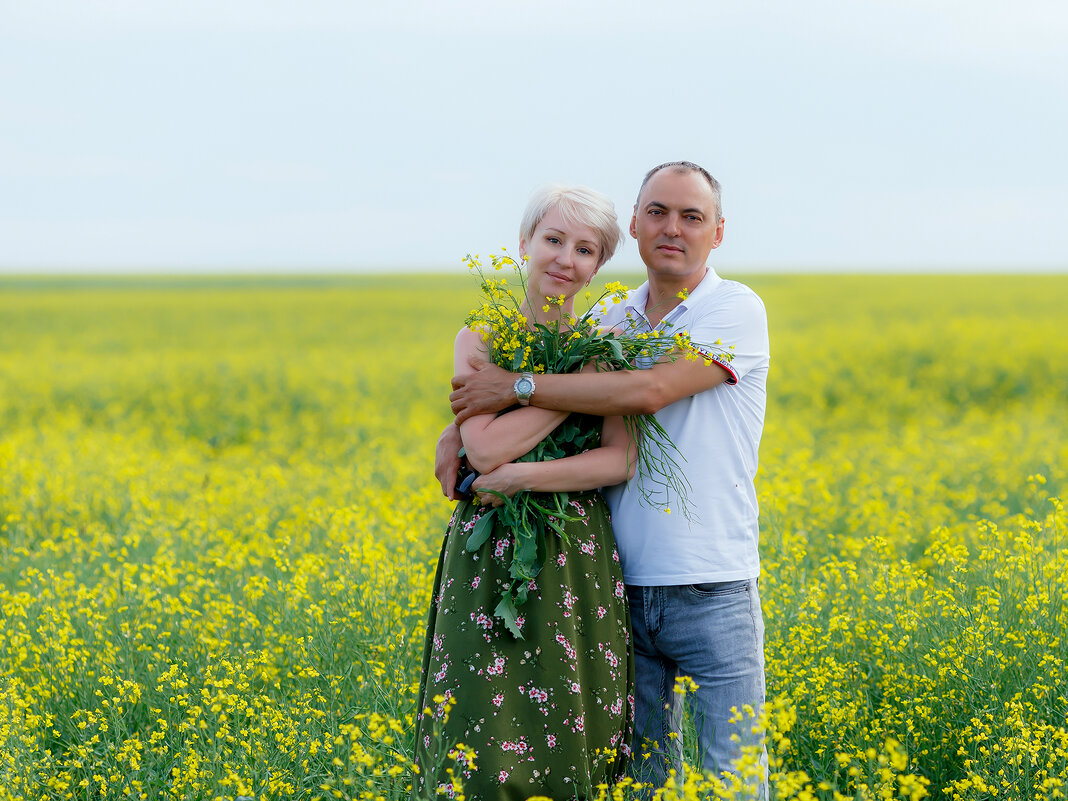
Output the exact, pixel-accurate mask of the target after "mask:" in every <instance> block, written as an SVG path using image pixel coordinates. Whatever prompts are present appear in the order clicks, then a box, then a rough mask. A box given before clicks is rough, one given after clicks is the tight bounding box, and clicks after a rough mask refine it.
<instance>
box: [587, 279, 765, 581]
mask: <svg viewBox="0 0 1068 801" xmlns="http://www.w3.org/2000/svg"><path fill="white" fill-rule="evenodd" d="M648 298H649V285H648V284H647V283H646V284H643V285H642V286H640V287H638V289H635V290H633V291H631V292H630V293H629V294H628V296H627V299H626V300H625V301H624V302H622V303H619V304H617V305H615V306H612V307H610V308H609V310H608V313H607V315H606V316H605V318H604V320H603V323H604V324H606V325H627V323H625V322H624V320H625V318H626V316H627V315H628V314H629V315H630V317H631V319H632V320H634V321H635V322H636V323H637V324H638V330H649V329H650V326H649V321H648V320H647V319H646V318H645V307H646V302H647V300H648ZM665 323H670V324H671V326H672V327H671V330H672V331H674V332H678V331H687V332H688V333H689V335H690V338H691V340H692V341H693V342H694V343H696V344H701V343H703V344H711V343H713V342H715V341H716V340H720V341H721V342H722V344H723V347H727V346H730V345H733V346H734V350H733V353H734V360H733V361H731V362H730V363H729V364H727V365H725V366H726V368H727V370H728V372H730V373H731V378H730V379H728V382H727V383H724V384H718V385H717V386H715V387H713V388H712V389H709V390H706V391H705V392H701V393H699V394H697V395H692V396H690V397H688V398H683V399H682V400H679V401H676V402H675V403H672V404H670V405H669V406H666V407H665V408H663V409H661V410H660V411H659V412H657V414H656V418H657V420H659V421H660V424H661V425H663V426H664V429H665V430H666V431H667V433H668V435H669V436H670V437H671V441H672V442H674V443H675V445H676V446H677V447H678V449H679V451H680V453H681V454H682V456H683V459H684V460H680V465H681V467H682V469H683V470H684V471H685V473H686V477H687V478H688V479H689V482H690V486H691V489H690V494H689V505H690V506H689V508H690V510H691V511H690V518H691V519H690V520H689V521H688V520H687V519H686V516H684V515H683V514H682V513H681V512H682V510H681V508H680V499H679V498H677V497H670V496H669V501H668V503H669V505H668V507H667V508H670V509H671V512H670V513H667V512H665V511H664V509H663V508H655V509H654V508H650V507H649V506H648V505H647V504H646V503H644V502H643V501H642V496H641V493H640V492H639V491H638V490H637V484H638V481H639V476H640V472H641V471H640V466H639V470H638V471H637V472H636V474H635V477H634V478H633V479H631V480H630V481H629V482H628V483H626V484H620V485H618V486H615V487H609V488H607V489H606V490H605V497H606V499H607V500H608V504H609V507H610V508H611V510H612V526H613V528H614V530H615V535H616V543H617V545H618V547H619V554H620V558H621V560H622V563H623V578H624V581H626V583H627V584H632V585H635V586H657V585H677V584H697V583H702V582H712V581H734V580H738V579H749V578H756V577H757V576H759V575H760V556H759V553H758V550H757V546H758V541H759V527H758V523H757V515H758V509H757V499H756V490H755V488H754V486H753V481H754V479H755V477H756V472H757V451H758V448H759V446H760V434H761V432H762V430H763V428H764V408H765V405H766V401H767V375H768V364H769V361H770V350H769V343H768V322H767V313H766V312H765V310H764V303H763V301H761V299H760V297H759V296H758V295H757V294H756V293H755V292H753V290H751V289H750V288H749V287H747V286H745V285H744V284H740V283H738V282H737V281H726V280H724V279H722V278H720V277H719V276H718V275H717V274H716V272H715V270H713V269H711V268H709V270H708V272H707V273H706V274H705V277H704V278H703V279H702V280H701V283H700V284H698V285H697V286H696V287H695V288H694V290H693V291H692V292H691V293H690V295H689V297H688V298H686V300H684V301H683V302H682V303H681V304H679V305H678V306H677V307H676V308H674V309H672V310H671V312H670V313H668V315H667V316H666V317H665V318H664V320H663V321H662V322H661V326H663V325H664V324H665ZM708 369H710V370H718V369H720V368H719V367H716V366H715V365H710V366H709V367H708Z"/></svg>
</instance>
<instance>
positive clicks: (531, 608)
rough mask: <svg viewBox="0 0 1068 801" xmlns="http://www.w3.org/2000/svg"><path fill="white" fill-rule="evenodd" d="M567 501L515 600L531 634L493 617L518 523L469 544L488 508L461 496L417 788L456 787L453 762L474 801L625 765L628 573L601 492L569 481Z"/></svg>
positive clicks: (428, 791) (548, 792)
mask: <svg viewBox="0 0 1068 801" xmlns="http://www.w3.org/2000/svg"><path fill="white" fill-rule="evenodd" d="M591 424H592V421H591ZM596 424H597V425H598V426H599V425H600V421H599V420H597V421H596ZM568 503H569V507H570V509H571V510H572V511H573V514H572V515H571V516H572V517H577V518H578V520H575V521H570V522H567V523H565V530H566V532H567V541H566V542H565V541H564V540H563V539H562V538H561V537H559V536H558V535H556V534H551V535H550V536H548V537H547V538H546V539H547V542H546V551H547V553H546V558H545V562H544V565H543V567H542V570H541V572H540V573H539V574H538V576H537V578H536V579H535V580H534V581H533V582H531V584H530V593H529V596H528V598H527V600H526V602H525V603H523V604H522V605H521V606H520V607H519V609H518V613H519V617H518V619H517V622H518V623H519V626H520V630H521V631H522V633H523V637H524V639H517V638H516V637H514V636H513V635H512V634H511V633H510V632H509V631H508V630H507V629H506V628H505V626H504V623H503V621H502V620H500V619H499V618H495V617H494V616H493V612H494V609H495V608H496V606H497V603H498V602H499V601H500V590H501V587H503V586H504V585H505V584H506V583H507V582H508V581H509V574H508V571H509V565H510V563H511V562H510V554H511V548H512V543H513V539H512V536H511V533H510V532H509V531H508V530H507V529H506V528H504V527H503V526H502V525H501V524H500V523H499V522H498V523H496V527H495V529H494V531H493V533H492V534H491V535H490V537H489V538H488V539H487V540H486V542H484V543H483V544H482V546H481V547H480V548H479V549H478V550H477V551H476V552H474V553H470V552H468V551H467V550H466V548H465V546H466V542H467V537H468V534H469V533H470V531H471V530H472V528H473V527H474V525H475V523H476V522H477V520H478V519H479V517H481V515H482V514H484V513H485V511H486V509H485V508H484V507H480V506H478V505H476V504H474V503H472V502H470V501H463V502H461V503H459V504H458V505H457V507H456V511H455V512H454V513H453V516H452V520H451V522H450V524H449V528H448V531H447V532H446V534H445V541H444V543H443V545H442V549H441V557H440V559H439V561H438V571H437V577H436V579H435V582H434V591H433V596H432V598H431V604H430V615H429V622H428V624H427V636H426V647H425V650H424V655H423V672H422V680H421V685H420V691H419V707H418V708H419V710H420V714H419V716H418V724H417V729H416V762H417V764H418V765H419V774H418V775H417V776H416V777H415V780H414V782H413V795H414V796H416V797H418V798H432V797H434V796H435V795H437V794H439V793H441V794H444V795H445V796H452V795H453V794H454V790H453V784H452V780H451V777H450V775H449V773H448V772H447V771H448V770H449V769H451V770H452V772H453V775H454V776H455V777H456V778H458V779H459V780H460V781H461V782H462V785H463V793H464V796H465V797H466V799H468V801H491V800H496V799H509V800H511V799H524V798H528V797H529V796H532V795H543V796H549V797H550V798H553V799H556V800H557V801H564V800H565V799H569V798H576V797H577V798H587V797H589V796H591V795H595V794H596V788H597V786H598V785H600V784H605V783H611V782H612V781H614V780H616V779H617V778H620V777H621V776H622V773H623V771H624V770H625V768H626V763H627V761H628V758H629V754H630V739H631V731H632V727H633V708H634V699H633V694H632V693H633V679H634V676H633V660H632V658H631V646H630V613H629V609H628V606H627V595H626V592H625V590H624V587H623V573H622V570H621V568H620V564H619V555H618V553H617V552H616V546H615V539H614V538H613V536H612V526H611V521H610V518H609V513H608V507H607V506H606V505H605V502H604V499H603V498H602V497H601V495H600V493H597V492H584V493H571V494H570V496H569V500H568ZM427 708H429V710H430V711H429V713H428V714H424V713H423V712H422V710H424V709H427ZM457 743H462V744H463V745H464V746H466V750H467V752H473V753H474V764H473V765H472V764H469V763H468V761H467V759H466V758H465V757H464V756H463V755H460V756H458V757H452V758H450V757H449V756H448V754H449V752H450V751H451V750H452V749H453V747H454V746H455V745H456V744H457Z"/></svg>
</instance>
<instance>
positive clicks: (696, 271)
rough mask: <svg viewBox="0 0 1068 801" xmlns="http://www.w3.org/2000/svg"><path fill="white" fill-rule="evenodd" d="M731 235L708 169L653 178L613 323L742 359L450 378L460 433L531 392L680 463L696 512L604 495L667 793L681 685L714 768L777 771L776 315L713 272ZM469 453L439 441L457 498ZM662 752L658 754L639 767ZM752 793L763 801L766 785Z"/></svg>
mask: <svg viewBox="0 0 1068 801" xmlns="http://www.w3.org/2000/svg"><path fill="white" fill-rule="evenodd" d="M723 226H724V219H723V216H722V213H721V205H720V187H719V184H718V182H717V181H716V180H715V179H714V178H713V177H712V176H711V175H709V174H708V172H707V171H705V170H704V169H703V168H701V167H699V166H698V165H696V164H693V163H691V162H671V163H668V164H662V165H660V166H658V167H654V168H653V169H652V170H651V171H650V172H649V173H648V174H647V175H646V176H645V180H644V181H643V183H642V186H641V189H640V190H639V192H638V199H637V202H636V203H635V205H634V214H633V217H632V219H631V223H630V233H631V235H632V236H633V237H634V238H635V239H636V240H637V242H638V250H639V252H640V254H641V257H642V261H644V262H645V265H646V268H647V272H648V282H647V283H646V284H644V285H643V286H641V287H639V288H638V289H637V290H634V291H632V292H631V293H630V294H629V295H628V297H627V300H626V301H625V302H624V303H621V304H619V305H617V306H615V307H613V308H612V309H611V310H610V311H609V312H608V316H607V318H606V319H605V320H604V323H605V324H606V325H619V324H620V323H622V322H623V321H624V320H625V319H626V318H627V317H628V316H629V318H630V319H631V320H632V321H636V322H637V324H638V325H639V326H640V327H645V328H648V329H652V328H656V327H658V326H667V325H670V326H671V330H672V331H676V332H677V331H683V330H685V331H687V332H688V333H689V335H690V338H691V340H692V341H693V342H694V343H698V344H699V343H706V344H708V343H713V342H716V341H720V342H722V343H723V346H724V347H730V348H731V349H732V350H731V352H732V353H733V359H731V360H730V361H727V360H717V359H718V357H717V356H716V354H714V353H709V354H707V355H708V356H709V357H710V358H709V359H697V360H687V359H675V360H673V361H671V360H665V361H663V362H660V363H658V364H656V365H653V366H652V367H651V368H649V369H644V370H625V371H618V372H614V373H582V374H568V375H538V376H536V377H533V382H534V386H533V387H531V386H530V380H529V378H530V377H529V375H528V374H524V376H523V377H519V376H516V375H515V374H512V373H508V372H505V371H504V370H501V369H499V368H497V367H494V366H492V365H489V364H486V363H479V364H478V365H475V366H476V367H477V368H478V369H477V370H476V372H475V373H474V374H472V375H470V376H467V377H466V378H463V379H454V380H453V384H454V388H455V389H454V392H453V393H452V395H451V396H450V399H451V401H452V408H453V411H454V412H455V413H456V415H457V421H463V420H465V419H466V418H467V417H469V416H471V415H473V414H482V413H489V412H495V411H499V410H501V409H504V408H507V407H509V406H512V405H514V404H515V403H516V401H517V396H518V395H519V394H520V393H522V396H523V397H522V398H521V399H522V400H523V401H525V402H529V403H530V404H532V405H535V406H540V407H543V408H546V409H555V410H565V411H571V412H586V413H590V414H601V415H628V414H645V413H655V414H656V416H657V419H658V420H659V421H660V423H661V424H662V425H663V426H664V428H665V429H666V430H667V433H668V434H669V436H670V437H671V440H672V442H673V443H674V444H675V445H676V447H677V448H678V449H679V451H680V453H681V454H682V456H683V457H684V459H685V462H684V467H685V470H686V477H687V478H688V480H689V483H690V485H691V486H692V490H691V492H690V495H689V499H688V503H689V504H690V509H689V511H690V514H689V515H683V514H679V513H678V512H679V510H676V513H675V514H671V513H670V511H669V510H668V509H664V508H650V506H649V505H648V504H646V503H643V502H642V493H641V491H640V488H639V481H640V480H641V479H640V471H639V475H638V476H636V477H635V478H634V479H632V480H631V481H630V482H628V483H627V484H625V485H621V486H619V487H613V488H609V489H608V490H607V491H606V493H605V494H606V497H607V499H608V503H609V506H610V507H611V510H612V515H613V527H614V530H615V535H616V540H617V543H618V547H619V552H620V557H621V560H622V564H623V574H624V580H625V582H626V584H627V588H628V589H627V591H628V596H629V600H630V607H631V618H632V625H633V627H634V656H635V668H636V673H637V687H636V699H635V700H636V713H635V716H636V721H635V722H636V739H635V754H636V755H637V756H636V758H637V765H636V767H637V769H638V771H639V777H640V778H643V779H646V780H648V781H652V782H655V783H657V784H662V783H663V782H664V780H665V779H666V774H667V770H668V768H669V767H675V768H676V770H678V769H679V768H680V767H681V761H682V742H681V737H680V733H681V713H682V696H681V695H680V693H678V692H675V691H674V690H675V682H676V678H678V677H679V676H690V677H691V678H692V679H693V681H694V682H695V683H696V684H697V688H696V689H695V690H692V691H691V692H690V693H689V696H688V701H689V703H690V704H691V712H692V714H693V717H694V721H695V723H696V725H697V728H698V736H699V740H700V747H701V753H702V757H703V767H704V768H705V769H710V770H714V771H723V770H732V765H731V762H732V760H736V759H738V758H739V757H740V756H741V751H742V746H743V745H752V746H753V747H754V751H755V753H756V754H758V755H759V756H760V757H761V760H762V761H765V762H766V755H765V754H764V752H763V742H762V738H761V735H760V733H759V732H754V723H755V721H754V719H753V717H752V715H753V714H754V713H755V714H759V712H760V710H761V709H762V707H763V704H764V656H763V639H764V622H763V617H762V614H761V610H760V597H759V594H758V590H757V578H758V576H759V573H760V562H759V556H758V551H757V543H758V524H757V501H756V493H755V490H754V486H753V481H754V478H755V475H756V470H757V450H758V446H759V443H760V435H761V431H762V429H763V424H764V408H765V401H766V379H767V371H768V363H769V346H768V331H767V317H766V314H765V310H764V305H763V303H762V302H761V300H760V298H759V297H758V296H757V295H756V294H755V293H754V292H753V291H752V290H750V289H749V288H748V287H746V286H744V285H742V284H739V283H737V282H734V281H725V280H723V279H722V278H720V277H719V276H718V275H717V274H716V273H715V271H714V270H713V269H711V268H710V267H709V266H708V265H707V260H708V257H709V254H710V253H711V252H712V251H713V250H714V249H715V248H717V247H719V245H720V243H721V242H722V240H723ZM629 324H633V323H628V325H629ZM450 429H451V430H450ZM457 449H458V436H457V435H456V434H455V426H450V428H449V429H446V431H445V432H443V434H442V437H441V439H440V440H439V443H438V453H437V456H438V458H437V465H436V474H437V476H438V478H439V479H440V480H441V483H442V489H443V491H444V492H445V494H446V495H448V496H450V497H452V495H453V488H454V484H455V475H456V466H457V462H456V459H455V457H453V454H455V453H456V451H457ZM679 502H681V501H676V505H677V503H679ZM687 517H689V518H690V519H689V520H688V519H687ZM739 718H740V720H739ZM650 747H651V749H652V750H653V752H654V753H653V756H652V757H650V758H648V759H646V760H643V759H642V756H641V755H642V753H643V751H644V750H645V749H646V748H650ZM754 783H755V784H756V785H759V786H757V787H756V788H755V789H757V790H758V792H760V793H763V794H765V795H766V793H767V787H766V779H762V780H758V781H755V782H754Z"/></svg>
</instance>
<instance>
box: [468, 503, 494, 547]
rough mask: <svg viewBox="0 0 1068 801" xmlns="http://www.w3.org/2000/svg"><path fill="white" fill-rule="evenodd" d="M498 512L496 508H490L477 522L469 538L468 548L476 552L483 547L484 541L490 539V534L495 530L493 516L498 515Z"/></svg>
mask: <svg viewBox="0 0 1068 801" xmlns="http://www.w3.org/2000/svg"><path fill="white" fill-rule="evenodd" d="M496 514H497V510H496V509H490V510H489V511H488V512H486V514H484V515H482V517H480V518H479V519H478V522H477V523H475V527H474V528H473V529H472V530H471V536H470V537H468V538H467V546H466V548H467V550H468V551H469V552H471V553H474V552H475V551H477V550H478V549H479V548H481V547H482V543H484V542H485V541H486V540H488V539H489V535H490V534H491V533H492V532H493V518H494V517H496Z"/></svg>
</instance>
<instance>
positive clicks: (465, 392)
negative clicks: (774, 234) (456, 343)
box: [435, 358, 515, 472]
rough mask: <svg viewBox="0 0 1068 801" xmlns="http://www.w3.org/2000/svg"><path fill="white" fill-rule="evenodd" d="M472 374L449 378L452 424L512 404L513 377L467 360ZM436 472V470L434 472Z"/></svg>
mask: <svg viewBox="0 0 1068 801" xmlns="http://www.w3.org/2000/svg"><path fill="white" fill-rule="evenodd" d="M469 363H470V365H471V367H473V368H474V372H473V373H467V374H466V375H460V376H453V379H452V388H453V392H452V394H451V395H449V401H450V402H451V403H452V413H453V414H455V415H456V425H459V424H460V423H462V422H463V421H464V420H466V419H468V418H469V417H474V416H475V415H476V414H493V413H494V412H499V411H501V410H502V409H507V408H508V407H509V406H513V405H515V374H514V373H509V372H508V371H506V370H502V369H501V368H500V367H497V366H496V365H493V364H490V363H489V362H487V361H485V360H484V359H477V358H473V359H471V360H470V362H469ZM435 472H436V471H435Z"/></svg>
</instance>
